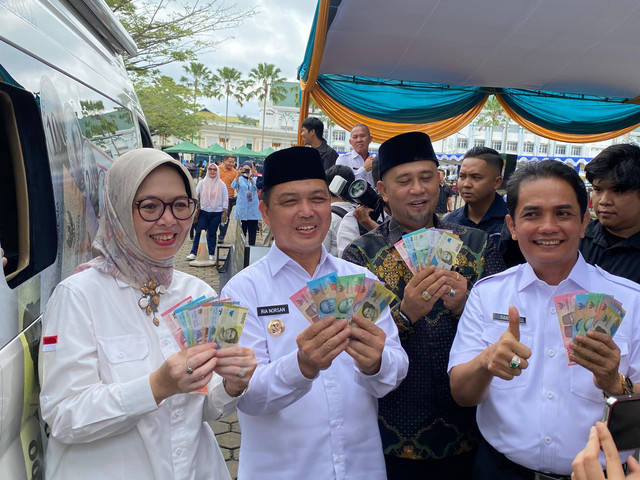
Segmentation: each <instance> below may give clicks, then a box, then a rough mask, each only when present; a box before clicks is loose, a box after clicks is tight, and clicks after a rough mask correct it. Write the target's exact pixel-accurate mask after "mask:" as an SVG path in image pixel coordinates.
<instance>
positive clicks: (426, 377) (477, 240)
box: [39, 118, 640, 480]
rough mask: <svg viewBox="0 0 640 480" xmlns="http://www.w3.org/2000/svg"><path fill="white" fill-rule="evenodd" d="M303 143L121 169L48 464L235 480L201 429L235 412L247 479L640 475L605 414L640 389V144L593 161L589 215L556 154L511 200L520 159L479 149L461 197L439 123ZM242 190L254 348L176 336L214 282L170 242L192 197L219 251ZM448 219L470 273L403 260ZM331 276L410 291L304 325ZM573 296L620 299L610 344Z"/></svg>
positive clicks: (46, 394)
mask: <svg viewBox="0 0 640 480" xmlns="http://www.w3.org/2000/svg"><path fill="white" fill-rule="evenodd" d="M302 138H303V139H304V142H305V144H306V145H307V147H291V148H286V149H282V150H279V151H276V152H274V153H272V154H271V155H269V156H268V157H267V158H266V160H265V162H264V168H263V171H262V175H259V174H258V172H257V170H256V168H255V165H253V164H251V163H250V162H246V163H243V164H241V165H239V167H238V168H237V169H236V168H235V167H236V166H235V164H234V159H233V157H230V158H225V160H224V161H223V162H222V163H221V164H220V165H216V164H215V163H211V164H209V165H208V166H207V171H206V175H205V177H204V178H203V179H202V180H201V181H200V182H199V183H198V184H197V186H196V187H195V188H194V184H193V182H192V179H191V176H190V175H189V171H188V170H187V169H186V168H185V167H184V166H182V165H181V164H180V163H179V162H177V161H174V160H173V159H171V157H169V156H168V155H166V154H164V153H162V152H159V151H157V150H153V149H139V150H135V151H132V152H129V153H127V154H125V155H123V156H122V157H120V158H118V159H117V160H116V161H115V162H114V164H113V166H112V168H111V169H110V170H109V171H108V172H107V175H106V180H105V212H104V215H103V216H102V218H101V223H100V228H99V231H98V235H97V237H96V239H95V241H94V245H93V249H94V253H95V254H96V257H95V258H94V259H93V260H91V261H90V262H88V263H86V264H83V265H80V266H79V267H78V269H77V272H76V273H75V274H74V275H72V276H70V277H69V278H67V279H66V280H63V282H61V283H60V285H58V287H57V288H56V290H55V292H54V294H53V295H52V297H51V299H50V300H49V302H48V304H47V306H46V310H45V314H44V317H43V334H42V335H43V345H42V346H41V351H40V356H39V362H40V380H41V382H42V392H41V397H40V403H41V412H42V418H43V419H44V421H46V422H47V424H48V425H49V428H50V432H51V433H50V438H49V443H48V449H47V454H46V476H47V478H50V479H75V478H84V477H86V476H87V475H89V476H91V478H102V477H104V478H149V479H160V478H162V479H178V478H192V479H218V478H229V473H228V471H227V469H226V467H225V464H224V459H223V458H222V455H221V453H220V450H219V447H218V445H217V444H216V441H215V437H214V435H213V433H212V431H211V429H210V428H209V426H208V425H207V424H206V422H207V421H212V420H217V419H219V418H222V417H223V416H225V415H228V414H229V413H231V412H232V411H236V410H237V412H238V421H239V423H240V427H241V430H242V442H241V447H240V458H239V472H238V478H240V479H267V480H268V479H298V478H308V479H318V480H326V479H331V478H335V479H347V478H350V479H367V480H373V479H381V480H382V479H413V478H429V479H435V480H438V479H474V480H484V479H487V480H488V479H491V480H493V479H498V480H500V479H505V480H507V479H508V480H514V479H515V480H520V479H521V480H525V479H527V480H529V479H569V478H571V479H573V480H596V479H597V480H600V479H604V478H605V473H604V470H605V468H606V478H610V479H611V478H613V479H621V478H624V475H625V473H624V469H626V470H627V471H628V472H629V473H631V476H630V477H629V478H640V465H639V464H638V462H637V461H635V460H634V459H633V458H630V459H629V460H628V461H627V459H626V455H624V458H622V457H621V454H620V452H618V451H617V449H616V448H615V444H614V441H613V439H612V436H611V434H610V432H609V431H608V430H607V428H606V426H605V425H604V424H602V423H596V422H597V421H598V420H599V419H600V418H601V416H602V410H603V407H604V405H605V401H606V397H609V396H619V395H628V394H631V393H633V392H634V391H635V389H636V388H637V386H638V383H640V329H636V328H634V326H633V325H634V322H635V321H636V320H635V316H636V315H637V314H640V303H639V302H640V285H638V283H636V282H639V281H640V273H639V272H640V268H638V262H640V148H639V147H637V146H634V145H615V146H612V147H609V148H607V149H605V150H604V151H602V152H601V153H600V154H599V155H598V156H596V157H595V158H594V159H593V160H592V161H591V162H590V163H589V164H588V165H587V167H586V177H587V179H588V181H589V182H591V184H592V185H593V193H592V203H593V211H594V213H595V218H593V219H592V218H591V216H590V212H589V210H588V208H587V203H588V194H587V191H586V189H585V186H584V182H583V180H582V179H581V178H580V177H579V175H578V173H577V172H576V171H575V170H574V169H572V168H570V167H568V166H566V165H564V164H562V163H560V162H557V161H553V160H545V161H541V162H532V163H529V164H527V165H524V166H522V167H520V168H518V169H517V170H516V171H515V172H514V173H513V174H512V175H511V176H510V178H509V180H508V182H507V186H506V192H507V193H506V201H505V200H503V197H502V195H501V194H500V193H498V190H499V189H500V188H501V185H502V183H503V170H504V163H503V160H502V157H501V156H500V155H499V154H498V152H496V151H495V150H492V149H490V148H484V147H483V148H473V149H471V150H469V151H468V152H467V153H466V155H465V156H464V159H463V161H462V164H461V167H460V170H459V180H458V184H457V189H458V193H459V195H460V196H461V197H462V198H463V200H464V202H465V203H464V206H462V207H460V208H458V209H456V210H453V209H452V206H451V204H450V202H449V200H450V195H449V193H450V192H449V191H448V190H446V189H443V186H444V184H443V178H444V172H442V170H440V169H439V167H440V165H439V162H438V159H437V156H436V154H435V151H434V149H433V146H432V143H431V140H430V138H429V137H428V135H426V134H424V133H420V132H408V133H403V134H400V135H397V136H395V137H392V138H390V139H388V140H386V141H384V142H383V143H382V144H381V145H380V147H379V150H378V153H377V155H372V154H371V153H370V152H369V145H370V143H371V141H372V137H371V134H370V131H369V128H368V127H367V126H366V125H362V124H357V125H355V126H354V127H353V128H352V130H351V137H350V140H349V141H350V144H351V146H352V147H353V150H352V151H351V152H350V153H347V154H344V155H338V154H337V153H335V151H333V150H332V149H331V147H329V146H328V145H327V143H326V141H325V140H324V138H323V125H322V122H321V121H320V120H318V119H316V118H309V119H307V120H305V121H304V122H303V124H302ZM358 180H362V181H363V182H362V184H360V185H361V186H362V189H363V190H366V191H367V192H370V193H371V195H373V197H372V198H375V199H379V203H380V205H383V208H379V209H378V208H377V207H376V206H375V205H373V204H371V203H369V204H367V203H366V202H364V203H362V204H357V202H356V201H355V200H354V197H353V196H352V195H350V194H349V193H348V192H349V190H350V189H348V188H345V185H346V186H350V185H353V184H355V183H354V182H356V183H357V181H358ZM336 185H340V187H336ZM330 187H331V188H330ZM122 192H124V194H122ZM259 193H260V195H259ZM234 205H235V209H234V210H235V214H234V216H233V218H235V219H237V220H238V221H240V222H241V225H242V230H243V232H244V233H245V235H246V236H247V238H248V242H249V244H254V243H255V237H256V230H257V223H258V221H259V220H261V221H262V222H264V223H265V224H266V225H268V226H269V227H270V229H271V233H272V234H273V239H274V243H273V245H272V246H271V248H270V250H269V252H268V254H267V255H266V256H265V257H263V258H262V259H260V260H258V261H257V262H255V263H254V264H252V265H250V266H249V267H247V268H245V269H244V270H242V271H241V272H239V273H238V274H236V275H235V276H234V277H233V278H231V279H230V280H229V282H228V283H227V284H226V285H225V286H224V288H223V289H222V291H221V292H220V297H221V298H225V299H231V300H233V301H235V302H238V303H239V305H241V306H242V307H245V308H247V309H248V312H247V316H246V320H245V323H244V329H243V332H242V335H241V337H240V341H239V344H238V345H237V346H231V347H225V348H221V349H217V348H216V345H215V344H205V345H199V346H195V347H190V348H186V349H181V348H180V346H179V345H178V343H177V342H176V341H175V340H174V337H173V336H172V334H171V332H170V329H169V325H168V324H167V322H166V321H165V318H164V317H163V316H162V315H161V314H160V313H158V312H162V311H164V310H166V309H169V308H170V307H171V306H172V305H175V304H177V303H179V302H180V301H181V300H183V299H184V298H185V297H187V296H190V297H193V298H194V299H195V298H198V297H201V296H205V297H213V296H215V295H216V292H214V291H213V290H212V288H211V287H210V286H209V285H207V284H206V283H204V282H203V281H201V280H198V279H196V278H195V277H193V276H190V275H188V274H185V273H182V272H179V271H177V270H175V269H174V258H175V255H176V254H177V252H178V250H179V249H180V247H181V245H182V243H183V242H184V241H185V239H186V237H187V235H188V233H189V230H190V228H191V227H192V224H193V215H194V214H195V212H196V208H197V206H199V216H198V220H197V222H196V232H195V238H194V242H193V247H192V249H191V252H190V255H189V258H191V257H195V253H196V249H197V246H198V243H199V241H200V235H201V233H200V232H201V230H206V231H207V245H208V249H209V255H210V256H213V255H215V247H216V240H217V241H222V239H223V238H224V235H225V230H223V229H226V226H227V225H228V218H229V217H231V215H232V208H234ZM345 222H346V223H345ZM343 226H344V227H345V228H343ZM219 228H220V232H219V233H218V229H219ZM429 228H436V229H441V230H444V231H446V232H448V233H449V234H450V235H451V236H453V237H455V238H457V239H458V240H459V242H460V247H459V249H458V250H457V254H456V255H455V259H454V262H453V265H454V266H453V268H452V269H451V270H448V269H444V268H436V267H435V266H433V265H430V266H426V267H424V268H421V269H418V270H413V269H411V268H410V266H409V265H408V264H407V263H406V262H405V261H404V260H403V258H402V256H401V255H399V252H398V249H397V248H396V244H398V242H400V241H401V240H402V239H403V236H404V235H406V234H408V233H411V232H415V231H418V230H420V229H429ZM334 272H335V273H336V274H337V275H339V276H348V275H362V276H363V277H365V278H367V279H370V280H371V281H373V280H376V281H380V282H382V283H383V284H384V285H385V287H386V288H387V289H389V290H390V291H391V292H392V294H393V297H394V300H393V301H392V302H391V303H390V304H389V306H388V308H385V309H384V311H382V313H381V315H380V317H379V318H378V320H377V321H376V322H375V323H372V322H370V321H368V320H367V318H365V317H363V316H360V315H358V314H353V316H352V318H351V320H350V321H347V320H346V319H341V320H335V319H334V318H333V316H325V317H323V318H320V317H317V318H316V320H317V321H313V322H309V321H308V320H307V318H306V317H305V315H304V314H303V312H301V311H300V310H298V308H297V307H296V306H295V304H294V303H293V301H292V300H291V297H292V296H293V295H294V294H295V293H296V292H298V291H299V290H300V289H301V288H302V287H304V286H305V285H306V284H307V282H310V281H314V280H317V279H319V278H321V277H324V276H326V275H328V274H331V273H334ZM572 292H602V293H605V294H607V295H611V296H613V297H614V298H615V299H616V300H617V301H618V302H620V303H621V304H622V305H623V307H624V310H625V312H626V313H625V316H624V321H623V322H622V323H621V324H620V326H619V327H618V329H617V332H616V334H615V337H614V338H612V337H611V336H610V335H607V334H606V333H603V332H599V331H594V330H589V331H586V332H581V333H579V334H577V335H575V336H574V337H573V339H572V341H571V343H570V344H569V345H568V346H566V348H565V345H564V344H563V337H562V335H561V330H560V326H559V323H558V317H557V315H556V305H555V303H554V297H557V296H559V295H568V294H571V293H572ZM141 295H142V298H141ZM54 338H55V342H53V341H52V340H51V339H54ZM44 339H49V340H47V341H45V340H44ZM52 345H54V347H55V348H52ZM569 363H571V364H572V365H569ZM203 387H207V389H206V393H193V392H196V391H201V390H202V388H203Z"/></svg>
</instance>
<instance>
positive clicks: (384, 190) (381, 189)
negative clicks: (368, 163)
mask: <svg viewBox="0 0 640 480" xmlns="http://www.w3.org/2000/svg"><path fill="white" fill-rule="evenodd" d="M376 186H377V187H378V193H380V196H381V197H382V200H384V203H386V204H387V205H389V196H388V195H387V187H385V185H384V183H382V180H378V183H377V184H376Z"/></svg>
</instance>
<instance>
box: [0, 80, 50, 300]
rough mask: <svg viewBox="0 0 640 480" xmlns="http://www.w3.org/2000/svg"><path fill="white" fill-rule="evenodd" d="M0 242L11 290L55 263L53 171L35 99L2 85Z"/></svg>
mask: <svg viewBox="0 0 640 480" xmlns="http://www.w3.org/2000/svg"><path fill="white" fill-rule="evenodd" d="M0 169H1V172H2V173H1V174H0V243H1V244H2V247H3V248H4V251H5V256H6V257H7V260H8V264H7V267H6V268H5V277H6V278H7V283H8V284H9V286H10V287H11V288H15V287H16V286H18V285H20V284H21V283H23V282H25V281H26V280H28V279H29V278H31V277H33V276H34V275H36V274H37V273H39V272H41V271H42V270H44V269H45V268H46V267H48V266H49V265H51V264H52V263H53V262H54V261H55V258H56V250H57V229H56V212H55V207H54V198H53V187H52V183H51V172H50V170H49V160H48V157H47V150H46V142H45V136H44V130H43V127H42V121H41V117H40V110H39V108H38V105H37V103H36V98H35V97H34V95H33V94H32V93H30V92H27V91H25V90H23V89H21V88H18V87H15V86H12V85H9V84H6V83H0Z"/></svg>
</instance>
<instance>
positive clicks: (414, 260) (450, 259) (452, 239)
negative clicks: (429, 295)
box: [394, 228, 462, 275]
mask: <svg viewBox="0 0 640 480" xmlns="http://www.w3.org/2000/svg"><path fill="white" fill-rule="evenodd" d="M394 246H395V247H396V250H398V253H399V254H400V256H401V257H402V259H403V260H404V262H405V263H406V264H407V267H409V270H411V272H412V273H413V274H414V275H415V274H416V272H419V271H420V270H423V269H424V268H426V267H427V266H429V265H435V266H436V267H438V268H444V269H445V270H451V268H452V267H453V264H454V263H455V260H456V256H457V255H458V252H459V251H460V249H461V248H462V240H460V239H459V238H458V237H456V236H455V235H454V234H453V233H452V232H450V231H447V230H441V229H439V228H421V229H420V230H416V231H415V232H411V233H407V234H406V235H403V236H402V240H400V241H399V242H397V243H396V244H395V245H394Z"/></svg>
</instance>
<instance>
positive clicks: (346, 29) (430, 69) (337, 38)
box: [320, 0, 640, 98]
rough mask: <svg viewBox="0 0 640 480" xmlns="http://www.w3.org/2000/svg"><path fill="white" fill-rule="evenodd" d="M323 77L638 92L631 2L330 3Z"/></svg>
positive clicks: (635, 15)
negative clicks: (360, 77)
mask: <svg viewBox="0 0 640 480" xmlns="http://www.w3.org/2000/svg"><path fill="white" fill-rule="evenodd" d="M331 3H332V4H334V5H337V8H335V9H332V13H335V16H332V18H330V21H331V24H330V26H329V29H328V32H327V38H326V43H325V47H324V54H323V57H322V63H321V65H320V73H321V74H346V75H357V76H364V77H373V78H385V79H396V80H411V81H422V82H434V83H442V84H446V85H473V86H482V87H508V88H523V89H533V90H546V91H552V92H561V93H579V94H588V95H596V96H603V97H624V98H634V97H636V96H639V95H640V58H639V57H640V35H638V31H637V26H638V25H639V24H640V2H637V0H633V1H629V0H563V1H561V2H559V1H557V0H537V1H534V0H483V1H471V0H447V1H438V0H401V1H400V0H397V1H389V0H342V1H337V0H333V1H332V2H331Z"/></svg>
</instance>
